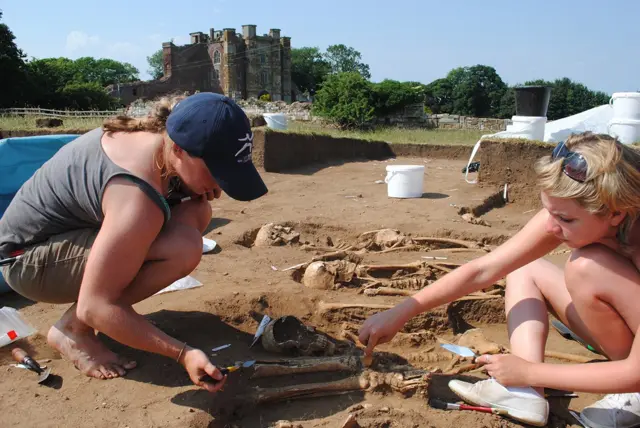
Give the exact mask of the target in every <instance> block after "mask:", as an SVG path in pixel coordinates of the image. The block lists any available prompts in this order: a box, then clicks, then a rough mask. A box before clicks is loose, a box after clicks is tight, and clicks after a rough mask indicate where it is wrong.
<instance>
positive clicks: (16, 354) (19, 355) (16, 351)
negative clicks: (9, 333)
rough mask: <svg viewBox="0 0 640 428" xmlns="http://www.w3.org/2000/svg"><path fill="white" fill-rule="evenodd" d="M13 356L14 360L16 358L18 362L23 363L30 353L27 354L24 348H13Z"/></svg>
mask: <svg viewBox="0 0 640 428" xmlns="http://www.w3.org/2000/svg"><path fill="white" fill-rule="evenodd" d="M11 356H12V357H13V359H14V360H16V362H17V363H20V364H22V361H24V359H25V358H27V357H29V354H27V353H26V352H25V350H24V349H21V348H13V350H11Z"/></svg>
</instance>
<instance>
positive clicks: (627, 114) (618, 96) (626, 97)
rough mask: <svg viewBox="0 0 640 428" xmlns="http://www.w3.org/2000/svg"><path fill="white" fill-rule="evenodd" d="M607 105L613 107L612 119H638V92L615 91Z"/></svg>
mask: <svg viewBox="0 0 640 428" xmlns="http://www.w3.org/2000/svg"><path fill="white" fill-rule="evenodd" d="M609 105H610V106H611V107H612V108H613V118H614V120H616V119H632V120H640V92H616V93H614V94H613V95H612V96H611V99H610V100H609Z"/></svg>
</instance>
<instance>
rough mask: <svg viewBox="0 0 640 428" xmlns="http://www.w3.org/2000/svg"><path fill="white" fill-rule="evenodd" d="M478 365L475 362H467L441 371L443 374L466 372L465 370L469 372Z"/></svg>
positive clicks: (478, 365)
mask: <svg viewBox="0 0 640 428" xmlns="http://www.w3.org/2000/svg"><path fill="white" fill-rule="evenodd" d="M479 367H480V364H477V363H467V364H462V365H460V366H458V367H455V368H452V369H449V370H444V371H443V372H442V373H443V374H445V375H458V374H460V373H466V372H470V371H471V370H475V369H477V368H479Z"/></svg>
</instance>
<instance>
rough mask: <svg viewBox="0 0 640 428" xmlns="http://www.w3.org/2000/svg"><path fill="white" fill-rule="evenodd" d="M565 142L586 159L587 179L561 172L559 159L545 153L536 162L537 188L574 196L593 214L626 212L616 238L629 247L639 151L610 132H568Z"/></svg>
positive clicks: (638, 191) (639, 179)
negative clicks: (575, 177) (582, 180)
mask: <svg viewBox="0 0 640 428" xmlns="http://www.w3.org/2000/svg"><path fill="white" fill-rule="evenodd" d="M565 145H566V146H567V148H568V149H569V150H570V151H572V152H576V153H580V154H581V155H582V156H583V157H584V159H585V160H586V162H587V165H588V167H587V176H586V180H585V181H584V182H583V183H580V182H578V181H575V180H573V179H571V178H570V177H568V176H566V175H565V174H564V173H563V172H562V159H556V160H553V159H552V157H551V156H545V157H543V158H541V159H540V160H538V162H537V163H536V165H535V168H536V173H537V176H538V185H539V187H540V188H541V190H543V191H544V192H546V193H547V194H549V195H550V196H553V197H557V198H567V199H574V200H575V201H576V202H577V203H578V204H579V205H580V206H582V207H583V208H585V209H586V210H587V211H589V212H590V213H593V214H596V215H606V214H608V213H618V212H620V213H626V216H625V219H624V220H623V221H622V223H621V224H620V226H619V227H618V231H617V238H618V240H619V242H620V243H621V244H622V246H623V247H626V246H628V244H629V234H630V231H631V228H632V226H633V225H634V224H635V221H636V220H637V218H638V214H639V213H640V153H639V152H638V150H637V149H634V148H631V147H630V146H627V145H625V144H622V143H620V142H619V141H618V140H617V139H615V138H613V137H611V136H609V135H606V134H594V133H592V132H585V133H582V134H574V135H571V136H570V137H569V138H567V140H566V141H565Z"/></svg>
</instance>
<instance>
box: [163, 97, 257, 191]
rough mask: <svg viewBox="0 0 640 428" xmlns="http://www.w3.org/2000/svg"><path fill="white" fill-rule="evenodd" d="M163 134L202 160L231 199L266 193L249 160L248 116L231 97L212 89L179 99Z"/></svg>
mask: <svg viewBox="0 0 640 428" xmlns="http://www.w3.org/2000/svg"><path fill="white" fill-rule="evenodd" d="M167 134H168V135H169V138H171V139H172V140H173V142H174V143H175V144H177V145H178V146H179V147H181V148H182V149H183V150H184V151H185V152H187V153H188V154H189V155H191V156H193V157H197V158H201V159H202V160H204V163H205V164H206V165H207V167H208V168H209V171H211V175H213V178H215V179H216V181H217V182H218V184H219V185H220V187H221V188H222V190H224V191H225V193H226V194H227V195H229V196H230V197H231V198H233V199H236V200H238V201H251V200H254V199H258V198H259V197H261V196H264V195H265V194H266V193H267V192H268V190H267V186H266V185H265V184H264V181H262V178H261V177H260V174H259V173H258V170H257V169H256V167H255V165H254V164H253V161H252V159H251V153H252V151H253V133H252V131H251V124H250V123H249V118H248V117H247V115H246V114H245V113H244V111H243V110H242V109H241V108H240V106H239V105H238V104H236V103H235V102H234V101H233V100H232V99H230V98H228V97H226V96H224V95H221V94H215V93H212V92H201V93H197V94H194V95H191V96H189V97H187V98H185V99H183V100H182V101H180V102H179V103H178V104H177V105H176V106H175V107H174V108H173V109H172V110H171V113H170V114H169V117H168V118H167Z"/></svg>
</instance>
